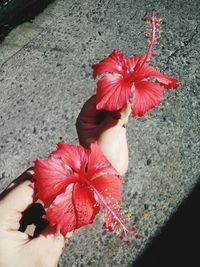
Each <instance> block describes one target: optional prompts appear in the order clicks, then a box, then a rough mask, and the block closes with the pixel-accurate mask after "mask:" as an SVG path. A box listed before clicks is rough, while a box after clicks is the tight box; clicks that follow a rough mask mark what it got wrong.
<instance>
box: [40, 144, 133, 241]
mask: <svg viewBox="0 0 200 267" xmlns="http://www.w3.org/2000/svg"><path fill="white" fill-rule="evenodd" d="M35 177H36V186H35V188H36V197H37V198H39V199H41V200H42V201H43V202H44V206H45V208H46V215H45V218H46V219H47V220H48V221H49V223H50V225H51V226H54V225H56V229H57V233H59V232H61V233H62V234H63V235H66V234H67V233H68V232H70V231H72V230H75V229H78V228H80V227H82V226H84V225H87V224H91V223H92V222H93V220H94V218H95V216H96V215H97V213H98V212H99V211H100V207H103V208H104V209H105V216H104V227H105V228H106V229H107V231H113V230H116V229H119V228H121V230H122V232H121V238H122V239H124V240H125V241H126V242H128V236H127V235H128V233H130V231H133V230H135V228H127V227H125V225H124V224H123V219H122V217H121V215H120V213H119V201H120V200H121V183H122V179H121V177H120V176H119V174H118V173H117V171H116V170H115V169H114V168H113V167H112V166H111V164H110V163H109V161H108V160H107V159H106V157H105V156H104V155H103V153H102V152H101V150H100V148H99V147H98V145H97V144H96V143H95V144H92V145H91V149H90V150H86V149H84V148H83V147H82V146H75V145H68V144H64V143H59V144H58V149H57V150H56V151H54V152H52V153H51V155H50V156H49V158H48V159H46V160H38V159H37V160H36V161H35ZM131 234H132V235H133V236H135V237H137V235H134V234H133V233H131Z"/></svg>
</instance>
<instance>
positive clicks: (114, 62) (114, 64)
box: [92, 49, 125, 79]
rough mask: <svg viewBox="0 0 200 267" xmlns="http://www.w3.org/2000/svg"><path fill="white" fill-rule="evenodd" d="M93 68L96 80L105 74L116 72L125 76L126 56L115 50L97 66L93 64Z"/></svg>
mask: <svg viewBox="0 0 200 267" xmlns="http://www.w3.org/2000/svg"><path fill="white" fill-rule="evenodd" d="M92 68H93V78H94V79H96V77H97V76H100V75H101V74H103V73H105V72H116V73H120V74H123V73H124V69H125V58H124V54H123V52H122V51H121V50H118V49H115V50H113V52H112V53H111V54H110V55H109V56H108V57H106V58H105V59H103V60H101V61H100V62H99V63H97V64H93V65H92Z"/></svg>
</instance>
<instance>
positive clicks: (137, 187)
mask: <svg viewBox="0 0 200 267" xmlns="http://www.w3.org/2000/svg"><path fill="white" fill-rule="evenodd" d="M152 4H153V6H154V7H155V9H157V10H158V11H159V12H160V13H161V16H162V18H163V29H162V30H163V32H162V34H161V37H160V39H159V41H158V44H157V45H156V46H155V49H154V53H155V56H154V58H153V60H152V61H151V65H153V66H156V68H157V69H158V70H160V71H165V74H168V75H172V76H175V77H177V78H178V79H179V80H180V82H181V86H180V88H179V89H178V90H176V91H170V92H168V91H166V94H165V97H164V101H163V103H162V105H160V106H159V107H158V108H156V109H154V110H152V111H151V112H149V113H148V115H146V116H145V117H144V118H139V119H135V120H132V119H130V122H129V125H128V133H127V134H128V141H129V150H130V164H129V170H128V173H127V174H126V175H125V177H124V183H123V195H124V197H123V204H122V206H123V207H124V209H125V210H126V211H127V212H129V213H131V214H132V219H131V222H130V224H131V225H132V224H134V225H136V226H137V227H138V229H139V232H140V233H141V234H142V238H141V239H140V241H138V242H133V243H132V244H131V246H127V245H125V244H123V242H121V241H120V240H118V239H117V238H116V237H115V235H114V234H107V233H105V231H104V230H102V229H101V226H102V216H99V217H98V218H97V219H96V221H95V223H94V224H93V225H91V226H88V227H85V228H81V229H79V230H78V231H76V232H75V233H74V236H73V238H72V240H71V242H70V243H69V245H68V246H67V247H66V249H65V251H64V254H63V256H62V258H61V260H60V266H61V267H63V266H70V267H71V266H72V267H76V266H80V267H82V266H93V267H96V266H99V267H108V266H109V267H116V266H121V267H125V266H131V264H132V262H133V260H134V259H136V257H137V255H138V254H139V253H141V252H142V251H143V249H144V248H145V246H146V245H147V244H148V243H149V242H150V240H151V239H152V237H153V236H154V235H156V233H158V232H159V229H160V227H161V226H162V225H163V224H165V222H166V221H167V220H168V219H169V217H170V215H171V214H172V213H173V212H174V211H175V210H176V209H177V207H178V206H179V204H180V203H181V201H182V200H183V199H184V198H185V197H186V196H187V194H188V193H189V192H190V190H191V189H192V188H193V187H194V186H195V184H196V183H197V182H198V181H199V177H200V174H199V172H200V164H199V155H200V154H199V152H200V151H199V150H200V146H199V145H200V128H199V110H200V102H199V100H200V96H199V86H200V76H199V72H200V63H199V62H200V49H199V40H200V26H199V24H200V20H199V13H200V6H199V4H198V1H195V0H193V1H182V0H177V1H176V2H175V1H161V0H158V1H149V0H148V1H145V0H140V1H138V0H136V1H131V0H129V1H126V0H121V1H119V0H116V1H109V0H103V1H102V0H97V1H92V0H87V1H80V0H75V1H73V2H72V1H68V0H57V1H55V2H54V3H52V4H50V5H49V6H48V8H47V9H45V10H44V12H43V13H42V14H40V15H39V16H37V17H36V18H35V20H34V21H33V22H32V23H25V24H22V25H20V26H19V27H17V28H16V29H15V30H13V31H12V32H11V33H10V34H9V35H8V36H7V37H6V38H5V40H4V42H3V43H2V44H1V45H0V63H1V68H0V96H1V97H0V180H1V189H3V188H4V187H5V186H6V185H7V184H8V183H9V182H10V181H11V180H13V179H14V178H16V177H17V176H18V175H19V174H20V173H21V172H23V171H24V170H25V169H26V168H27V167H29V166H30V165H31V164H32V161H33V160H34V159H35V158H36V157H40V158H45V157H46V156H47V155H48V153H49V152H50V151H52V150H53V149H54V148H55V144H56V143H57V142H59V141H61V140H64V141H65V142H67V143H78V139H77V135H76V131H75V126H74V125H75V121H76V117H77V115H78V113H79V111H80V109H81V107H82V105H83V103H84V102H85V101H86V100H87V99H88V97H89V96H90V95H91V94H94V92H95V81H93V80H92V78H91V68H90V64H92V63H96V62H98V61H99V60H100V59H102V58H104V57H105V56H106V55H108V54H110V52H111V51H112V50H113V49H114V48H119V49H122V50H123V51H124V53H125V54H126V56H131V55H134V54H140V53H144V52H145V51H146V46H147V44H146V39H145V37H144V33H143V32H144V30H145V27H144V22H143V21H142V17H143V15H144V13H145V11H146V10H147V8H148V7H150V6H151V5H152Z"/></svg>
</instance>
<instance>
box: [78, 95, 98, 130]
mask: <svg viewBox="0 0 200 267" xmlns="http://www.w3.org/2000/svg"><path fill="white" fill-rule="evenodd" d="M98 114H99V111H98V110H96V96H95V95H93V96H92V97H90V98H89V99H88V100H87V101H86V102H85V104H84V105H83V107H82V109H81V112H80V114H79V116H78V118H77V123H76V126H77V127H79V124H84V125H86V126H87V127H90V126H91V127H94V125H96V124H97V117H98Z"/></svg>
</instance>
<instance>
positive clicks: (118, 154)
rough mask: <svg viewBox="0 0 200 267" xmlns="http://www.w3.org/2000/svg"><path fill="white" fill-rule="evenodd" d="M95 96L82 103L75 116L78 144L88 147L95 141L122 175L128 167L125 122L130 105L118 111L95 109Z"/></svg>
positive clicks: (129, 111)
mask: <svg viewBox="0 0 200 267" xmlns="http://www.w3.org/2000/svg"><path fill="white" fill-rule="evenodd" d="M95 101H96V96H92V97H91V98H90V99H89V100H88V101H87V102H86V103H85V104H84V105H83V108H82V110H81V112H80V114H79V116H78V118H77V122H76V129H77V133H78V137H79V142H80V144H81V145H82V146H83V147H85V148H89V147H90V144H91V143H93V142H95V141H97V142H98V144H99V146H100V147H101V149H102V151H103V153H104V154H105V155H106V157H107V158H108V160H109V161H110V162H111V164H112V165H113V167H114V168H115V169H116V170H117V171H118V172H119V174H120V175H123V174H124V173H125V172H126V171H127V168H128V146H127V139H126V124H127V122H128V117H129V115H130V113H131V105H130V104H129V103H128V104H127V106H126V107H125V108H124V109H122V110H120V111H118V112H109V111H104V110H96V103H95Z"/></svg>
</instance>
